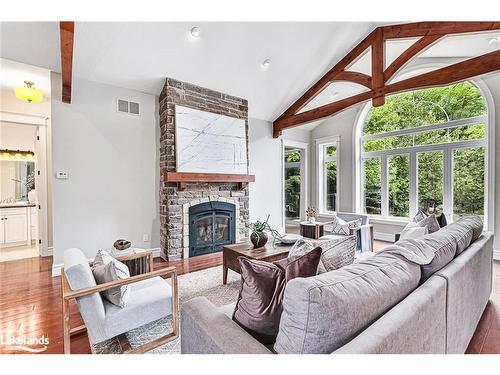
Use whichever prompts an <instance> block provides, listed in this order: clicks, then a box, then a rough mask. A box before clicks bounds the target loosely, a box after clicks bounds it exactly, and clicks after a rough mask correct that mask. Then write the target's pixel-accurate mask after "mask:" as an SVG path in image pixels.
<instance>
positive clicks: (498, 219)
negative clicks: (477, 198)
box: [483, 74, 500, 259]
mask: <svg viewBox="0 0 500 375" xmlns="http://www.w3.org/2000/svg"><path fill="white" fill-rule="evenodd" d="M483 82H484V84H485V85H486V86H487V87H488V90H489V91H490V93H491V96H492V101H493V103H492V104H493V105H492V106H491V107H492V108H489V109H490V110H492V109H493V111H494V117H495V160H494V170H495V179H494V191H493V193H492V195H493V196H494V199H495V201H494V207H495V209H494V212H495V213H494V232H495V234H496V236H495V242H494V244H493V248H494V252H495V255H494V256H495V258H496V259H500V238H499V235H500V188H499V186H500V152H499V151H498V147H499V145H500V74H496V75H491V76H489V77H488V78H485V79H484V80H483Z"/></svg>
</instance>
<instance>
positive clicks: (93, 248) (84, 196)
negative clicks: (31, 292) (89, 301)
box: [52, 73, 160, 272]
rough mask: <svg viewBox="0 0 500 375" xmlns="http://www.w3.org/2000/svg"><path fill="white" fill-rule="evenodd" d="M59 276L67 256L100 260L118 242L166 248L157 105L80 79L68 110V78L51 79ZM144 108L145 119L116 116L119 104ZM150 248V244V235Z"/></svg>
mask: <svg viewBox="0 0 500 375" xmlns="http://www.w3.org/2000/svg"><path fill="white" fill-rule="evenodd" d="M52 98H53V100H52V139H53V142H52V143H53V169H54V174H55V173H56V172H58V171H65V172H68V174H69V179H67V180H58V179H55V176H52V178H53V198H54V207H53V208H54V265H55V267H54V269H56V271H55V272H57V266H58V265H59V264H61V263H62V262H63V253H64V250H66V249H67V248H70V247H78V248H80V249H82V250H83V251H84V253H85V255H86V256H88V257H89V258H93V257H94V256H95V254H96V252H97V250H98V249H99V248H108V249H109V248H111V247H112V245H113V242H114V241H115V240H116V239H118V238H125V239H128V240H130V241H132V246H136V247H143V248H155V247H158V246H159V233H160V227H159V206H158V199H159V193H158V191H159V188H158V186H159V161H158V150H159V146H158V142H159V126H158V119H157V113H158V108H157V98H156V97H155V96H152V95H147V94H143V93H140V92H137V91H131V90H127V89H122V88H118V87H114V86H109V85H105V84H100V83H95V82H90V81H86V80H79V79H76V80H74V82H73V94H72V102H71V104H65V103H62V102H61V77H60V75H59V74H54V73H53V74H52ZM117 98H122V99H128V100H133V101H134V102H138V103H140V106H141V115H140V116H134V115H129V114H124V113H118V112H117V111H116V99H117ZM144 234H146V235H148V236H149V238H150V240H149V241H146V242H145V241H143V235H144Z"/></svg>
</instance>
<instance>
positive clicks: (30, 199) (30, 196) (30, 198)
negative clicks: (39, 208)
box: [28, 189, 36, 204]
mask: <svg viewBox="0 0 500 375" xmlns="http://www.w3.org/2000/svg"><path fill="white" fill-rule="evenodd" d="M28 202H30V203H31V204H34V203H35V202H36V191H35V189H32V190H30V191H29V192H28Z"/></svg>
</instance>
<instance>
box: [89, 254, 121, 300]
mask: <svg viewBox="0 0 500 375" xmlns="http://www.w3.org/2000/svg"><path fill="white" fill-rule="evenodd" d="M92 272H93V274H94V277H95V280H96V282H97V284H104V283H108V282H110V281H115V280H122V279H127V278H129V277H130V272H129V269H128V267H127V266H126V265H125V264H123V263H122V262H120V261H119V260H116V259H115V258H113V257H112V256H111V255H109V254H108V253H107V252H106V251H104V250H102V249H100V250H99V251H98V252H97V255H96V257H95V260H94V264H93V266H92ZM102 294H103V296H104V297H105V298H106V299H107V300H108V301H109V302H111V303H112V304H114V305H116V306H120V307H125V305H126V304H127V301H128V299H129V297H130V286H129V285H123V286H120V287H116V288H112V289H109V290H105V291H104V292H102Z"/></svg>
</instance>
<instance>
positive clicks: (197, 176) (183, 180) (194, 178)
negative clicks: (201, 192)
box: [165, 172, 255, 190]
mask: <svg viewBox="0 0 500 375" xmlns="http://www.w3.org/2000/svg"><path fill="white" fill-rule="evenodd" d="M165 181H167V182H177V186H178V188H179V190H184V189H185V188H186V184H187V183H189V182H237V183H238V185H239V188H240V190H241V189H243V188H245V187H246V186H247V185H248V183H249V182H255V175H253V174H226V173H189V172H166V173H165Z"/></svg>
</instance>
